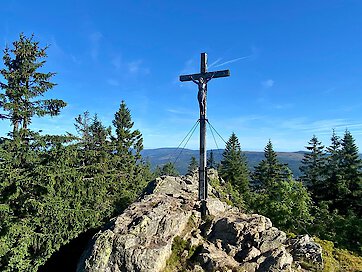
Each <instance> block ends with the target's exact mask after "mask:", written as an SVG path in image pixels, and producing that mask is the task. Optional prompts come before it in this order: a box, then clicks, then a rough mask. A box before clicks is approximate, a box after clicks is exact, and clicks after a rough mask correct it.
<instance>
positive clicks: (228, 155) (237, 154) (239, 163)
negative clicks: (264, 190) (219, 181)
mask: <svg viewBox="0 0 362 272" xmlns="http://www.w3.org/2000/svg"><path fill="white" fill-rule="evenodd" d="M222 156H223V159H222V160H221V165H220V175H221V177H222V178H223V179H224V180H225V181H227V182H229V183H231V184H232V185H233V186H235V187H236V188H237V189H238V191H239V192H240V193H241V194H248V192H249V170H248V167H247V162H246V157H245V155H244V154H243V153H242V152H241V148H240V143H239V140H238V138H237V137H236V135H235V133H232V134H231V136H230V138H229V140H228V141H227V143H226V147H225V150H224V152H223V154H222Z"/></svg>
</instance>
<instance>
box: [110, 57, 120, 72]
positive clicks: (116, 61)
mask: <svg viewBox="0 0 362 272" xmlns="http://www.w3.org/2000/svg"><path fill="white" fill-rule="evenodd" d="M111 64H112V65H113V67H114V68H115V69H116V70H119V69H121V66H122V58H121V55H119V54H117V55H115V56H114V57H113V58H112V60H111Z"/></svg>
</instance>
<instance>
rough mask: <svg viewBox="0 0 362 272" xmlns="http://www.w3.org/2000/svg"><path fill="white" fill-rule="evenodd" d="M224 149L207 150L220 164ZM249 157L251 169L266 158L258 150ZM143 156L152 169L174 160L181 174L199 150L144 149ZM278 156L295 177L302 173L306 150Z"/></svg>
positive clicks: (278, 153)
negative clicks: (301, 168) (301, 167)
mask: <svg viewBox="0 0 362 272" xmlns="http://www.w3.org/2000/svg"><path fill="white" fill-rule="evenodd" d="M223 151H224V150H223V149H213V150H209V151H208V152H207V156H208V157H209V156H210V152H212V153H213V156H214V160H215V163H216V164H219V163H220V162H221V160H222V153H223ZM243 153H244V154H245V156H246V158H247V162H248V168H249V170H253V169H254V167H255V166H256V165H257V164H258V163H259V162H260V161H261V160H262V159H263V158H264V153H263V152H257V151H244V152H243ZM141 154H142V157H143V158H144V159H145V160H147V161H148V162H149V163H150V165H151V169H152V170H154V169H156V167H157V166H162V165H164V164H166V163H168V162H174V163H175V167H176V169H177V170H178V171H179V172H180V174H182V175H184V174H186V173H187V168H188V165H189V162H190V159H191V157H195V158H196V159H197V160H198V158H199V151H198V150H191V149H183V150H182V149H177V148H157V149H144V150H142V152H141ZM277 155H278V158H279V160H280V161H281V162H282V163H285V164H288V166H289V167H290V170H292V172H293V175H294V177H299V176H300V175H301V172H300V169H299V167H300V166H301V163H302V159H303V156H304V152H302V151H299V152H277Z"/></svg>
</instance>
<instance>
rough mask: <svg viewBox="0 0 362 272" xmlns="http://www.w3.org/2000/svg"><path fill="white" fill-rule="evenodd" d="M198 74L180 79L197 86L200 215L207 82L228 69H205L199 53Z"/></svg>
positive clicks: (204, 173) (204, 190)
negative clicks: (212, 70)
mask: <svg viewBox="0 0 362 272" xmlns="http://www.w3.org/2000/svg"><path fill="white" fill-rule="evenodd" d="M200 67H201V68H200V73H199V74H191V75H182V76H180V81H193V82H194V83H196V84H197V85H198V87H199V92H198V95H197V98H198V100H199V107H200V165H199V200H200V201H201V216H202V217H204V216H205V215H206V212H207V209H206V199H207V169H206V122H207V119H206V95H207V83H208V82H209V81H210V80H211V79H213V78H218V77H227V76H230V71H229V70H222V71H216V72H208V71H207V54H206V53H201V66H200Z"/></svg>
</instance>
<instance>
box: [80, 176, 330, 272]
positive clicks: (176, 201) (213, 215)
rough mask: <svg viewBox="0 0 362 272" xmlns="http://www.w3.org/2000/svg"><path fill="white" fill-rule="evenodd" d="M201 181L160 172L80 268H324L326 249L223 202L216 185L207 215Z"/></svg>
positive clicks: (111, 271)
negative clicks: (203, 214)
mask: <svg viewBox="0 0 362 272" xmlns="http://www.w3.org/2000/svg"><path fill="white" fill-rule="evenodd" d="M209 178H211V179H215V178H219V177H218V175H217V172H216V171H211V172H209ZM197 180H198V177H197V174H196V173H195V174H194V175H186V176H181V177H170V176H162V177H160V178H157V179H156V180H155V181H153V182H152V183H150V184H149V186H148V188H147V189H146V192H145V194H144V195H143V196H142V197H141V198H140V199H139V201H137V202H135V203H133V204H132V205H130V206H129V207H128V208H127V209H126V210H125V211H124V212H123V214H121V215H119V216H118V217H116V218H114V219H112V220H111V221H110V223H109V224H107V226H105V228H104V229H103V230H102V231H100V232H99V233H97V234H96V235H95V236H94V237H93V239H92V241H91V242H90V243H89V246H88V248H87V249H86V250H85V252H84V253H83V255H82V257H81V259H80V261H79V263H78V268H77V271H78V272H83V271H87V272H116V271H145V272H156V271H308V270H307V269H306V267H314V268H313V269H314V270H313V271H315V269H321V268H322V266H323V260H322V249H321V247H320V246H319V245H318V244H316V243H315V242H314V241H313V239H312V238H311V237H309V236H307V235H305V236H301V237H296V238H293V239H288V238H287V237H286V234H285V233H284V232H283V231H280V230H278V229H277V228H275V227H273V226H272V222H271V221H270V220H269V219H268V218H267V217H265V216H262V215H258V214H245V213H242V212H240V211H239V210H238V209H237V208H235V207H231V206H229V205H227V204H226V203H224V202H222V201H220V200H219V199H218V198H217V197H216V196H215V195H218V194H217V192H216V191H215V190H214V189H212V188H210V190H209V191H210V193H209V198H208V201H207V210H208V215H207V216H206V217H205V218H201V217H200V202H199V201H198V200H197V184H198V182H197ZM175 263H176V264H175ZM177 264H178V265H177ZM180 264H181V267H180Z"/></svg>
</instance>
